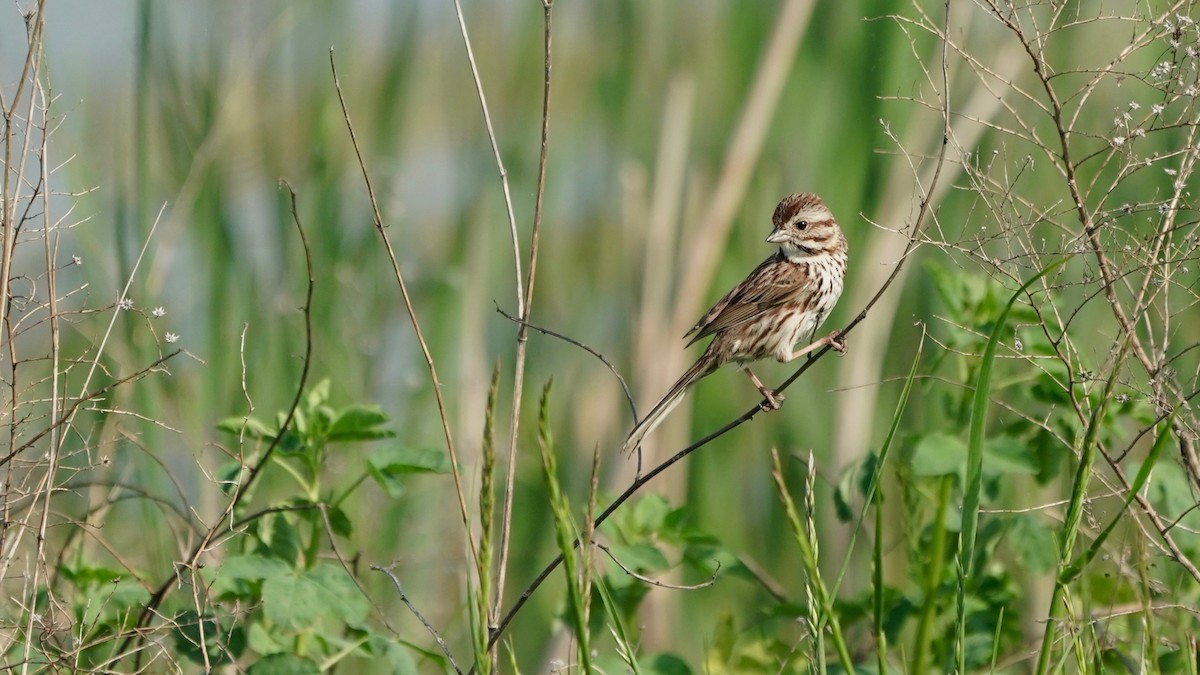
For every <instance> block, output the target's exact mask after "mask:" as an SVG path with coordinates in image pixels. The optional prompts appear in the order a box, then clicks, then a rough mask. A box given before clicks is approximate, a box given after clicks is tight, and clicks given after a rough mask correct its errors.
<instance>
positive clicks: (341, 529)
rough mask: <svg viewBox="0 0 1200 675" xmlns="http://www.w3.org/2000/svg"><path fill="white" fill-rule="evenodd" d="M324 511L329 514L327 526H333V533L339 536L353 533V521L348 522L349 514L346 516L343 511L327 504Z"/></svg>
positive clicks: (347, 535)
mask: <svg viewBox="0 0 1200 675" xmlns="http://www.w3.org/2000/svg"><path fill="white" fill-rule="evenodd" d="M325 512H326V513H327V514H329V526H330V527H331V528H333V533H334V534H336V535H338V536H339V537H349V536H350V535H351V534H354V523H352V522H350V516H347V515H346V512H345V511H343V510H341V509H340V508H338V507H336V506H328V507H326V510H325Z"/></svg>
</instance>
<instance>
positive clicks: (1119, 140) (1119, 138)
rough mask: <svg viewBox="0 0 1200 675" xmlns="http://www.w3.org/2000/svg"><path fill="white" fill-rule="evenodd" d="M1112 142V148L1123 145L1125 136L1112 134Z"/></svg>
mask: <svg viewBox="0 0 1200 675" xmlns="http://www.w3.org/2000/svg"><path fill="white" fill-rule="evenodd" d="M1112 144H1113V147H1114V148H1119V147H1121V146H1122V145H1125V137H1124V136H1113V139H1112Z"/></svg>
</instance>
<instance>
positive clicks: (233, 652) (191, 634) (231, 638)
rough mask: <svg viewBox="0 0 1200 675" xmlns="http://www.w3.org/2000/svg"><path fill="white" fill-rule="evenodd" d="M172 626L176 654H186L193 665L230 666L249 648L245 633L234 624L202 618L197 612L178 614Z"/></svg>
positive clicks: (207, 617) (189, 611)
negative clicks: (227, 664) (228, 664)
mask: <svg viewBox="0 0 1200 675" xmlns="http://www.w3.org/2000/svg"><path fill="white" fill-rule="evenodd" d="M171 623H172V626H174V628H173V629H172V630H171V634H172V637H173V638H174V642H175V653H176V654H183V656H184V657H186V658H187V659H188V660H189V661H191V662H192V663H198V664H202V665H203V664H207V665H209V666H219V665H223V664H226V663H231V662H232V661H233V660H234V659H236V658H237V657H238V656H240V655H241V653H242V652H243V651H245V649H246V632H245V630H243V629H242V627H241V626H237V625H234V624H233V622H232V621H228V620H227V621H224V622H218V621H217V619H216V618H215V617H213V616H205V617H204V618H203V619H200V617H199V616H198V615H197V614H196V612H194V611H192V610H187V611H185V612H180V613H179V614H176V615H175V620H174V621H172V622H171ZM201 626H203V631H202V630H201ZM201 639H203V649H201Z"/></svg>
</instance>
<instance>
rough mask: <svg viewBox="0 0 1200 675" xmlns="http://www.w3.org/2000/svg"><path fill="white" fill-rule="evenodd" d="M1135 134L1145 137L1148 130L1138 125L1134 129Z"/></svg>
mask: <svg viewBox="0 0 1200 675" xmlns="http://www.w3.org/2000/svg"><path fill="white" fill-rule="evenodd" d="M1133 135H1134V136H1137V137H1138V138H1144V137H1145V136H1146V130H1145V129H1143V128H1141V127H1138V128H1136V129H1134V130H1133Z"/></svg>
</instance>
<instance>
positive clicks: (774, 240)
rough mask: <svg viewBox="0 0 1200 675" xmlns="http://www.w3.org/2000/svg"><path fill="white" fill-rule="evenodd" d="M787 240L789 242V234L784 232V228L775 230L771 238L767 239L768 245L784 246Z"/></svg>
mask: <svg viewBox="0 0 1200 675" xmlns="http://www.w3.org/2000/svg"><path fill="white" fill-rule="evenodd" d="M787 240H788V236H787V233H786V232H784V231H783V228H781V227H777V228H775V231H774V232H772V233H771V236H769V237H767V243H768V244H782V243H783V242H785V241H787Z"/></svg>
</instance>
